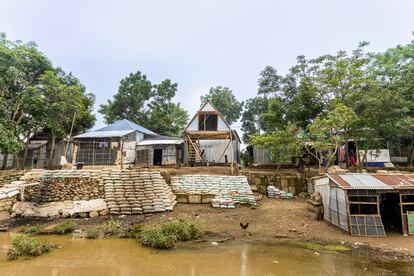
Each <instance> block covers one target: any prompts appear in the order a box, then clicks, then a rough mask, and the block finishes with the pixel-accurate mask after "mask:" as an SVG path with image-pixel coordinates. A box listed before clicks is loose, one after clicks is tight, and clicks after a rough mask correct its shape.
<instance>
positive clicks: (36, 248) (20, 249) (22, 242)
mask: <svg viewBox="0 0 414 276" xmlns="http://www.w3.org/2000/svg"><path fill="white" fill-rule="evenodd" d="M54 247H55V245H54V244H52V243H50V242H40V241H39V239H37V238H35V237H30V236H28V235H18V236H16V237H14V238H13V239H12V240H11V243H10V248H9V250H8V251H7V259H8V260H16V259H17V258H19V257H20V256H22V257H36V256H40V255H42V254H44V253H46V252H49V251H50V250H51V249H52V248H54Z"/></svg>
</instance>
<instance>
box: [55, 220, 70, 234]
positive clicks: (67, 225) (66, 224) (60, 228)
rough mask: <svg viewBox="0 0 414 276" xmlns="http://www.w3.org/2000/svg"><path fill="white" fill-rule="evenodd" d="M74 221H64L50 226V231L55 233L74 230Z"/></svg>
mask: <svg viewBox="0 0 414 276" xmlns="http://www.w3.org/2000/svg"><path fill="white" fill-rule="evenodd" d="M75 229H76V223H74V222H73V221H70V220H69V221H65V222H62V223H61V224H58V225H56V226H55V227H53V228H52V230H51V233H52V234H57V235H64V234H69V233H72V232H73V231H75Z"/></svg>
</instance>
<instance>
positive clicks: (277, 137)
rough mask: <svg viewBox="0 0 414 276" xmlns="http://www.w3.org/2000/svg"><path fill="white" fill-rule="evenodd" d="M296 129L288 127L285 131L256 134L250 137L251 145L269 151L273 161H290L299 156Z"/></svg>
mask: <svg viewBox="0 0 414 276" xmlns="http://www.w3.org/2000/svg"><path fill="white" fill-rule="evenodd" d="M297 133H298V131H297V128H296V127H295V126H294V125H290V124H289V125H288V126H286V128H285V129H281V130H276V131H272V132H266V133H264V134H263V135H258V134H256V135H255V136H253V137H252V139H251V143H252V145H254V146H256V147H258V148H261V149H266V150H269V152H270V153H271V154H272V157H273V159H274V161H276V162H277V163H278V169H279V167H280V165H281V163H284V162H290V161H292V158H293V157H296V156H300V155H301V144H300V143H299V140H298V138H297Z"/></svg>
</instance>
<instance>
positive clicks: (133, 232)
mask: <svg viewBox="0 0 414 276" xmlns="http://www.w3.org/2000/svg"><path fill="white" fill-rule="evenodd" d="M141 232H142V225H141V224H138V223H137V224H134V225H132V226H131V227H130V228H128V230H127V231H126V232H125V237H126V238H131V239H137V238H139V237H140V235H141Z"/></svg>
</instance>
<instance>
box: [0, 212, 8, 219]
mask: <svg viewBox="0 0 414 276" xmlns="http://www.w3.org/2000/svg"><path fill="white" fill-rule="evenodd" d="M6 219H10V213H9V212H7V211H1V212H0V221H2V220H6Z"/></svg>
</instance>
